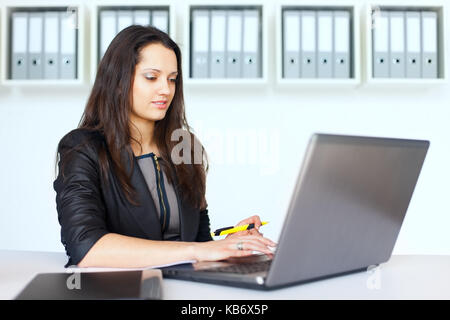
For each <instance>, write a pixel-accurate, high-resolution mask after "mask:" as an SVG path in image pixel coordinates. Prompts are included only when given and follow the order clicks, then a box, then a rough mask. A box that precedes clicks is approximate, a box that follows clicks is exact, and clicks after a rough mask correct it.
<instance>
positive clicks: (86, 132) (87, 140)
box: [58, 128, 105, 149]
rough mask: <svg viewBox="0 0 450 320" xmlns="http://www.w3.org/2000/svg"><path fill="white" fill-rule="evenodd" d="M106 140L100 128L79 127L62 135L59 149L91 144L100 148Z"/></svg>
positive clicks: (95, 147)
mask: <svg viewBox="0 0 450 320" xmlns="http://www.w3.org/2000/svg"><path fill="white" fill-rule="evenodd" d="M104 140H105V138H104V136H103V134H102V133H101V132H100V131H98V130H93V129H86V128H77V129H74V130H72V131H70V132H69V133H67V134H66V135H65V136H64V137H62V139H61V141H60V142H59V145H58V149H62V148H76V147H79V146H90V147H93V148H94V149H98V148H99V147H100V145H102V144H103V142H104Z"/></svg>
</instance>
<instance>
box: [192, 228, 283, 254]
mask: <svg viewBox="0 0 450 320" xmlns="http://www.w3.org/2000/svg"><path fill="white" fill-rule="evenodd" d="M244 221H246V220H244ZM239 233H240V232H239ZM275 246H276V243H275V242H273V241H272V240H270V239H267V238H264V237H263V236H261V235H259V234H257V235H252V234H246V235H235V236H233V237H227V238H225V239H222V240H216V241H208V242H197V243H195V244H194V256H195V259H196V260H197V261H217V260H223V259H227V258H231V257H244V256H249V255H252V254H253V251H258V252H262V253H265V254H267V255H272V250H271V249H270V248H269V247H275Z"/></svg>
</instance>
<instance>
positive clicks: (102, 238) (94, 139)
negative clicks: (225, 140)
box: [54, 26, 275, 267]
mask: <svg viewBox="0 0 450 320" xmlns="http://www.w3.org/2000/svg"><path fill="white" fill-rule="evenodd" d="M174 132H175V133H176V134H173V133H174ZM180 132H181V134H180ZM174 136H176V137H180V136H181V137H183V141H182V142H180V141H179V140H178V139H173V137H174ZM174 140H176V141H174ZM184 140H185V141H184ZM180 143H182V145H183V146H187V148H186V147H185V148H182V150H180V149H179V146H180ZM198 146H200V148H199V147H198ZM180 151H181V152H180ZM58 155H59V163H58V164H59V166H58V167H59V172H58V177H57V178H56V180H55V182H54V189H55V191H56V194H57V196H56V204H57V211H58V220H59V223H60V225H61V241H62V243H63V245H64V247H65V249H66V252H67V255H68V256H69V261H68V263H67V265H78V266H81V267H89V266H97V267H143V266H150V265H160V264H166V263H171V262H175V261H179V260H197V261H208V260H209V261H211V260H212V261H214V260H221V259H225V258H229V257H238V256H245V255H250V254H252V251H259V252H262V253H266V254H271V252H272V251H271V250H270V248H269V247H270V246H275V243H273V242H272V241H271V240H269V239H267V238H264V237H263V236H262V235H261V234H260V233H259V232H258V228H259V226H260V225H261V221H260V219H259V217H258V216H253V217H250V218H248V219H245V220H243V221H241V222H239V223H238V225H241V224H247V223H255V226H256V228H255V229H254V230H252V231H245V232H240V233H237V234H234V235H232V236H229V237H227V238H226V239H223V240H218V241H212V238H211V236H210V227H209V217H208V210H207V203H206V199H205V190H206V172H207V169H208V165H207V159H206V155H205V153H204V149H203V147H202V146H201V144H200V143H199V141H198V140H197V139H196V138H195V136H194V135H193V134H192V133H191V132H190V127H189V126H188V124H187V122H186V117H185V112H184V101H183V82H182V70H181V53H180V49H179V47H178V46H177V44H176V43H175V42H173V41H172V40H171V39H170V38H169V37H168V36H167V34H165V33H164V32H161V31H159V30H158V29H156V28H152V27H142V26H131V27H128V28H126V29H124V30H123V31H121V32H120V33H119V34H118V35H117V36H116V37H115V38H114V39H113V41H112V42H111V44H110V46H109V48H108V50H107V51H106V53H105V55H104V57H103V59H102V60H101V62H100V64H99V67H98V71H97V76H96V79H95V83H94V86H93V88H92V91H91V94H90V97H89V99H88V102H87V105H86V108H85V110H84V114H83V116H82V119H81V122H80V125H79V127H78V129H75V130H73V131H71V132H70V133H68V134H67V135H66V136H64V137H63V138H62V140H61V141H60V143H59V145H58ZM180 158H181V159H183V161H180ZM186 159H187V160H186ZM198 159H200V161H198ZM194 160H197V161H194ZM224 196H225V195H224Z"/></svg>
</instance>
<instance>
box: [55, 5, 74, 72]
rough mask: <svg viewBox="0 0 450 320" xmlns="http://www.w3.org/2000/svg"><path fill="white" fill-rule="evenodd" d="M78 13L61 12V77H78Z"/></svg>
mask: <svg viewBox="0 0 450 320" xmlns="http://www.w3.org/2000/svg"><path fill="white" fill-rule="evenodd" d="M76 26H77V13H76V12H75V13H69V12H61V13H60V30H61V34H60V53H61V56H60V68H59V70H60V78H61V79H76V77H77V76H76V70H77V59H76V47H77V45H76V39H77V37H76V32H77V29H76Z"/></svg>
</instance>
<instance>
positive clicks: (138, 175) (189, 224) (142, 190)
mask: <svg viewBox="0 0 450 320" xmlns="http://www.w3.org/2000/svg"><path fill="white" fill-rule="evenodd" d="M122 155H123V157H124V158H125V163H126V170H127V172H130V171H131V161H130V159H129V158H128V156H126V152H124V153H123V154H122ZM132 161H133V171H132V174H131V185H132V186H133V187H134V188H135V190H136V192H137V195H138V197H137V199H138V201H139V203H140V206H134V205H132V204H131V203H129V202H128V201H126V203H127V209H128V211H129V212H130V213H131V215H132V216H133V218H134V220H135V221H136V223H137V224H138V225H139V227H140V228H141V230H142V231H143V232H144V234H145V235H146V236H147V238H148V239H151V240H162V233H161V225H160V222H159V216H158V212H157V211H156V207H155V203H154V202H153V198H152V196H151V194H150V191H149V190H148V186H147V183H146V181H145V178H144V175H143V174H142V171H141V168H140V167H139V163H138V162H137V160H136V158H135V157H133V160H132ZM175 185H176V186H174V189H175V194H176V197H177V202H178V210H179V214H180V238H181V241H195V239H196V237H197V233H198V227H199V214H198V210H195V209H193V208H192V207H191V206H189V205H186V204H184V203H183V201H181V197H180V190H179V189H178V182H177V181H175Z"/></svg>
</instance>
